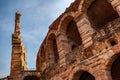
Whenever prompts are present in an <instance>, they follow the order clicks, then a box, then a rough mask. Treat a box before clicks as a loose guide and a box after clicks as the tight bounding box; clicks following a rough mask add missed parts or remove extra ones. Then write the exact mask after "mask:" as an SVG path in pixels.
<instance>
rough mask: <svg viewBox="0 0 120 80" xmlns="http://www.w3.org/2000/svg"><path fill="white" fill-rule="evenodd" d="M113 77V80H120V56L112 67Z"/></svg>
mask: <svg viewBox="0 0 120 80" xmlns="http://www.w3.org/2000/svg"><path fill="white" fill-rule="evenodd" d="M111 76H112V80H120V55H119V56H118V57H117V59H116V60H115V61H114V62H113V64H112V66H111Z"/></svg>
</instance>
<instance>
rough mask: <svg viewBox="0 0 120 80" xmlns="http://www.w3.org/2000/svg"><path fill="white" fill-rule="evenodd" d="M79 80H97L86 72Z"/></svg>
mask: <svg viewBox="0 0 120 80" xmlns="http://www.w3.org/2000/svg"><path fill="white" fill-rule="evenodd" d="M79 80H95V78H94V76H92V75H91V74H90V73H89V72H87V71H84V72H83V73H82V74H81V75H80V78H79Z"/></svg>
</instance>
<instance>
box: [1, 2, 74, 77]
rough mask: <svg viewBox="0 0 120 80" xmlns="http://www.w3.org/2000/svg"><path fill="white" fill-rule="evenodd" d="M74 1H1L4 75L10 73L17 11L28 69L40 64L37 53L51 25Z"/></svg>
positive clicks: (2, 65) (2, 64)
mask: <svg viewBox="0 0 120 80" xmlns="http://www.w3.org/2000/svg"><path fill="white" fill-rule="evenodd" d="M73 1H74V0H0V78H1V77H5V76H7V75H9V72H10V63H11V62H10V61H11V48H12V45H11V36H12V33H13V32H14V21H15V12H16V11H17V10H19V11H20V12H21V13H22V16H21V23H20V26H21V35H22V40H23V42H24V45H25V48H26V49H27V63H28V68H35V67H36V55H37V52H38V49H39V47H40V44H41V43H42V41H43V40H44V38H45V36H46V34H47V31H48V27H49V26H50V24H51V23H52V22H53V21H54V20H55V19H56V18H57V17H58V16H59V15H60V14H61V13H63V12H64V10H65V9H66V8H67V7H68V6H69V5H70V3H71V2H73Z"/></svg>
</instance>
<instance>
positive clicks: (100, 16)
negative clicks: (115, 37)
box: [84, 0, 119, 28]
mask: <svg viewBox="0 0 120 80" xmlns="http://www.w3.org/2000/svg"><path fill="white" fill-rule="evenodd" d="M85 3H87V7H86V9H85V10H86V13H87V15H88V18H89V20H90V23H91V24H92V26H93V27H94V28H99V27H103V26H104V25H106V24H107V23H108V22H111V21H113V20H114V19H116V18H118V17H119V15H118V13H117V12H116V11H115V10H114V9H113V7H112V5H111V4H110V3H109V2H108V0H94V1H92V2H91V0H90V1H89V2H87V1H86V2H85ZM85 3H84V4H85ZM101 9H102V10H101ZM108 12H109V14H106V13H108Z"/></svg>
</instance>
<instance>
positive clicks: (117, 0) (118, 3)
mask: <svg viewBox="0 0 120 80" xmlns="http://www.w3.org/2000/svg"><path fill="white" fill-rule="evenodd" d="M108 1H109V2H110V3H111V5H112V6H113V8H114V9H115V10H116V11H117V12H118V14H119V16H120V0H108Z"/></svg>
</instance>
